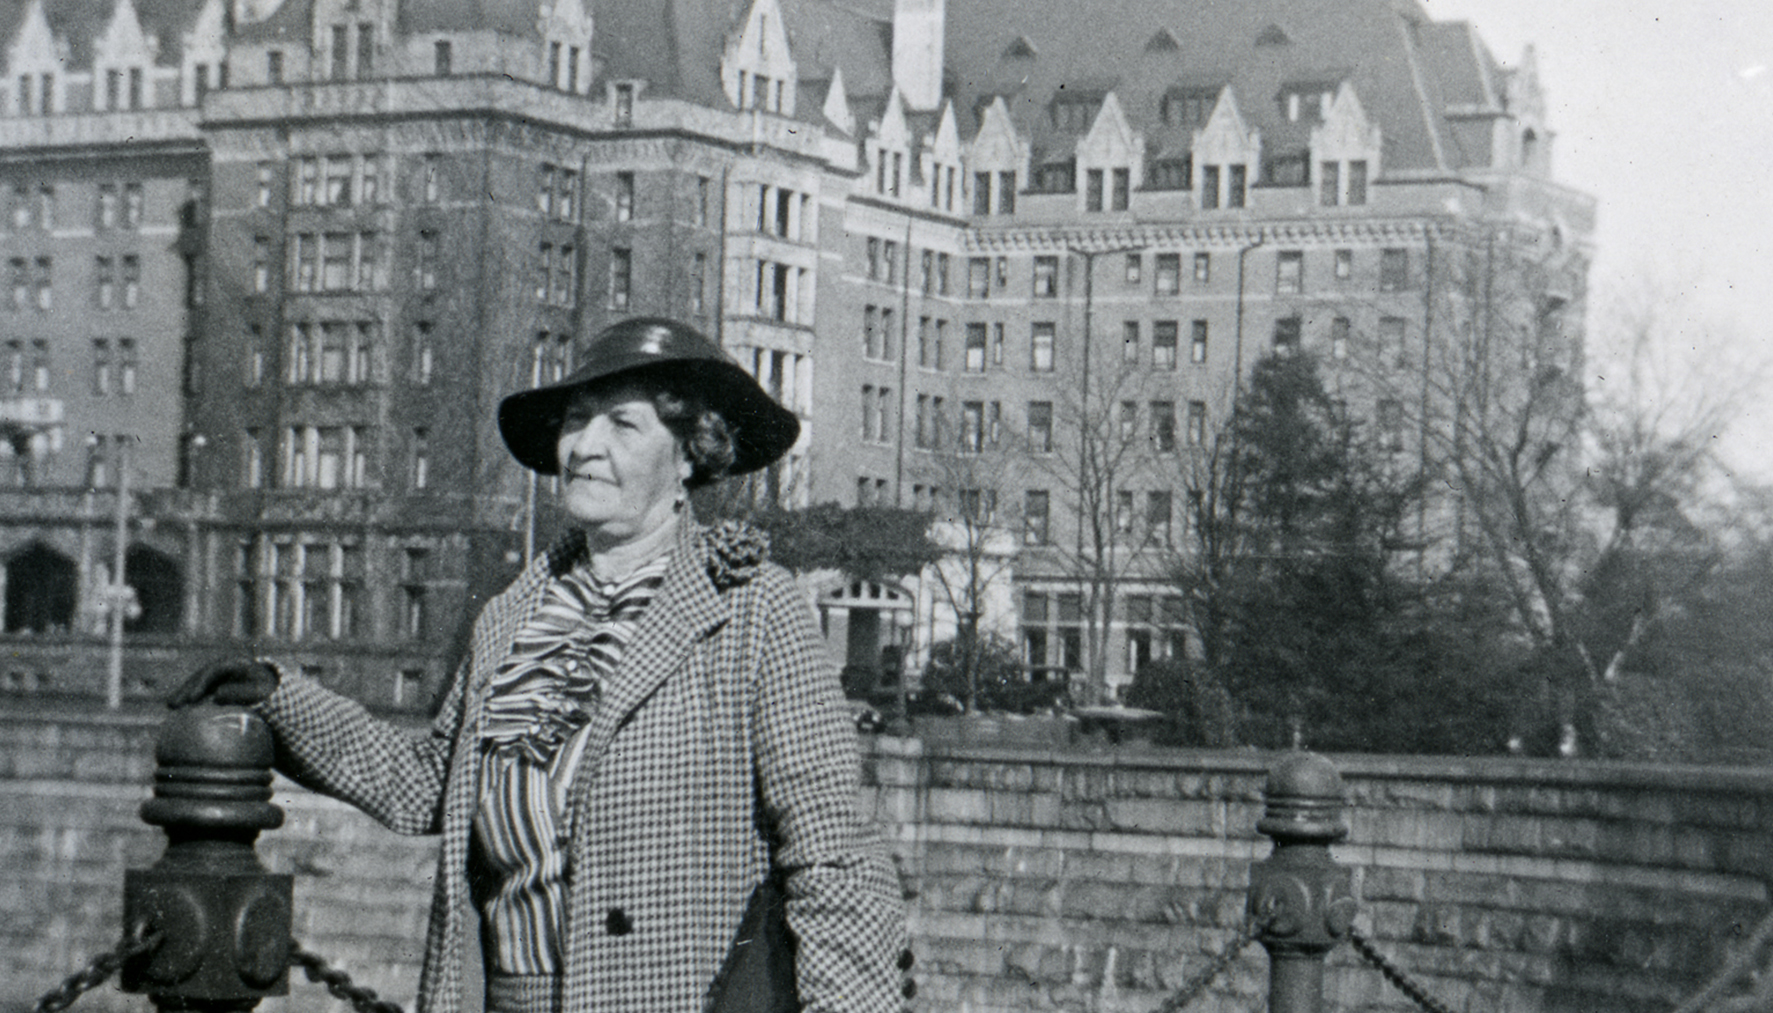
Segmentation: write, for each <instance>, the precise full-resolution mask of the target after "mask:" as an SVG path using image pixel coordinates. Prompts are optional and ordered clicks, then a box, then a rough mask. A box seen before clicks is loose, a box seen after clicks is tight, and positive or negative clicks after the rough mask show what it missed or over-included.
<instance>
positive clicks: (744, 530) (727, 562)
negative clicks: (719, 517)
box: [702, 520, 770, 591]
mask: <svg viewBox="0 0 1773 1013" xmlns="http://www.w3.org/2000/svg"><path fill="white" fill-rule="evenodd" d="M702 545H703V548H704V549H705V550H706V551H705V555H706V556H707V559H708V577H709V579H711V580H713V581H714V586H715V587H717V588H719V589H720V590H722V591H724V590H726V589H727V588H729V587H737V586H739V585H740V584H743V583H745V582H747V581H749V580H750V579H751V578H753V577H755V576H757V570H758V568H759V567H761V566H762V565H763V564H764V563H765V562H766V561H767V560H768V559H769V558H770V536H769V535H767V534H764V533H763V532H762V531H760V530H758V529H757V528H755V527H753V526H751V525H749V524H746V523H744V522H743V521H733V520H726V521H720V522H719V523H717V524H712V525H709V526H708V528H706V529H705V530H704V531H703V532H702Z"/></svg>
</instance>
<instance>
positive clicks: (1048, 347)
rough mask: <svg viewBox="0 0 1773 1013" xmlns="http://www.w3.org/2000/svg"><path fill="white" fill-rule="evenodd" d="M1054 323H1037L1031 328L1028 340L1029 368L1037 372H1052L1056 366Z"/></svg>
mask: <svg viewBox="0 0 1773 1013" xmlns="http://www.w3.org/2000/svg"><path fill="white" fill-rule="evenodd" d="M1053 339H1054V331H1053V325H1052V324H1050V323H1037V324H1035V325H1033V327H1032V328H1030V333H1029V340H1028V368H1029V369H1030V370H1032V371H1034V372H1036V373H1051V372H1052V371H1053V366H1054V362H1053V359H1054V356H1053Z"/></svg>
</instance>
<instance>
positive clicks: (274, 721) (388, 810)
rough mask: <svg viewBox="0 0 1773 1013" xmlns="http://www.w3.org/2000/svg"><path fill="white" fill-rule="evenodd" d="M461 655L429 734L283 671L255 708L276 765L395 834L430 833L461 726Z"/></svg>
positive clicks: (438, 813) (437, 826)
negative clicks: (271, 736) (272, 740)
mask: <svg viewBox="0 0 1773 1013" xmlns="http://www.w3.org/2000/svg"><path fill="white" fill-rule="evenodd" d="M467 672H468V666H467V664H466V663H464V665H463V666H462V669H461V670H460V671H458V672H457V674H456V678H455V680H454V681H453V682H452V683H451V685H450V690H449V693H448V695H447V696H446V697H445V699H444V702H443V708H442V709H441V710H440V711H438V713H437V718H436V720H435V721H433V722H432V726H431V730H430V732H429V734H427V733H425V732H423V731H409V730H407V729H404V728H400V727H398V726H395V725H393V724H390V723H389V722H386V721H382V720H379V719H377V718H374V717H372V716H370V713H369V711H368V710H366V709H365V708H364V707H363V705H362V704H360V703H358V702H357V701H355V700H352V699H350V698H349V697H346V696H343V695H341V694H338V693H335V692H333V691H332V690H329V689H327V688H326V687H324V686H322V685H320V684H319V683H318V682H316V681H314V680H313V679H310V678H308V677H306V676H303V675H298V674H294V673H284V674H283V676H282V680H281V683H280V684H279V686H278V688H277V691H276V692H274V693H272V694H271V695H270V696H269V697H267V698H266V699H265V701H264V702H263V703H261V704H259V705H258V707H257V710H258V713H259V715H260V716H261V717H263V718H264V719H265V722H266V723H267V724H269V725H270V726H271V730H272V732H274V733H275V734H276V738H277V769H278V770H280V771H282V772H283V773H284V774H286V775H287V776H288V777H289V778H290V779H291V780H293V781H295V782H296V783H298V784H301V785H303V786H304V787H307V788H311V789H313V790H315V791H317V792H320V793H321V794H323V795H330V796H332V797H333V798H336V799H339V800H341V801H344V802H348V803H350V804H351V805H354V806H356V807H357V808H358V809H361V810H363V811H364V812H365V813H367V814H369V815H370V816H371V817H373V818H374V819H376V820H377V821H379V822H380V823H382V824H383V825H384V826H386V827H388V829H390V830H393V831H394V832H396V833H401V834H428V833H437V832H438V831H439V830H440V828H441V824H442V819H441V814H442V800H443V788H444V782H445V778H446V776H447V774H448V770H449V759H450V754H451V751H452V749H453V748H454V745H455V739H456V735H457V732H458V730H459V729H460V726H461V716H462V699H463V694H464V688H463V684H464V683H465V681H466V678H467Z"/></svg>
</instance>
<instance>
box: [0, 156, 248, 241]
mask: <svg viewBox="0 0 1773 1013" xmlns="http://www.w3.org/2000/svg"><path fill="white" fill-rule="evenodd" d="M263 178H264V172H263V170H262V169H261V170H260V180H261V181H262V180H263ZM261 206H263V205H261ZM95 214H96V221H95V223H94V224H95V225H97V227H98V228H99V229H101V230H103V229H114V228H116V227H117V184H115V183H100V184H99V188H98V206H97V207H96V209H95ZM13 225H14V226H15V227H16V226H17V225H18V223H17V222H16V221H14V223H13Z"/></svg>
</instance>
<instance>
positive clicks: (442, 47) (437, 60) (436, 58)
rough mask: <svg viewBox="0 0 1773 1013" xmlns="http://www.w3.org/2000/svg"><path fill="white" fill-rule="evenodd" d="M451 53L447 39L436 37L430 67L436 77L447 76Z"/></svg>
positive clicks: (449, 69)
mask: <svg viewBox="0 0 1773 1013" xmlns="http://www.w3.org/2000/svg"><path fill="white" fill-rule="evenodd" d="M452 56H453V54H452V53H451V51H450V44H449V40H448V39H438V40H437V42H436V44H435V46H434V47H433V50H432V60H431V69H432V72H433V73H434V74H436V75H437V76H438V77H448V76H449V75H450V71H451V63H452V62H453V60H452Z"/></svg>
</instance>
